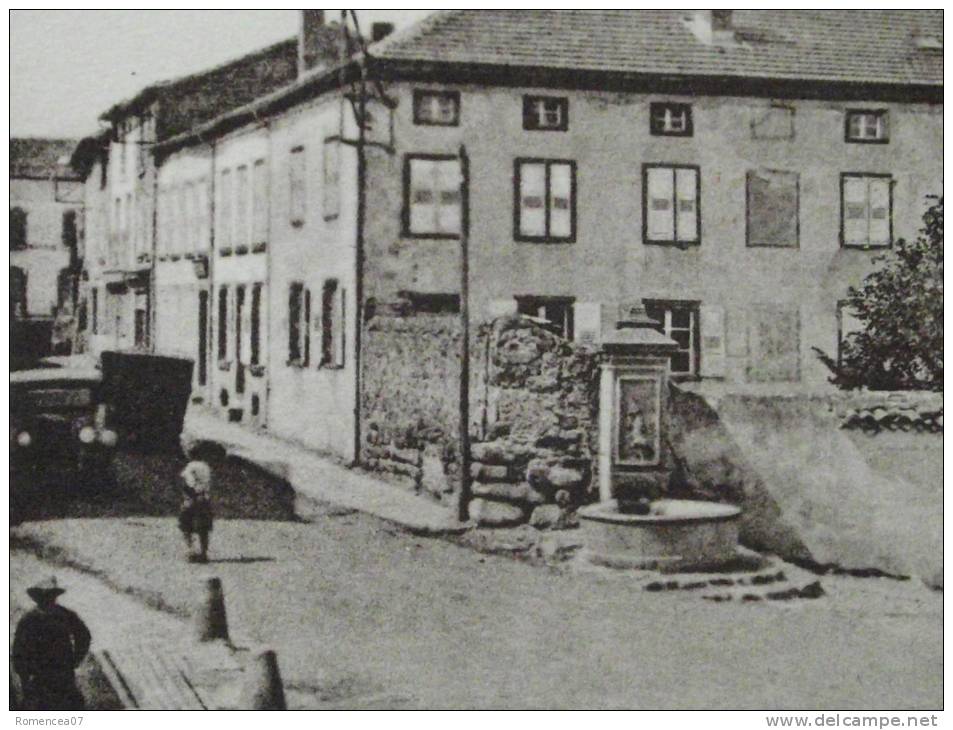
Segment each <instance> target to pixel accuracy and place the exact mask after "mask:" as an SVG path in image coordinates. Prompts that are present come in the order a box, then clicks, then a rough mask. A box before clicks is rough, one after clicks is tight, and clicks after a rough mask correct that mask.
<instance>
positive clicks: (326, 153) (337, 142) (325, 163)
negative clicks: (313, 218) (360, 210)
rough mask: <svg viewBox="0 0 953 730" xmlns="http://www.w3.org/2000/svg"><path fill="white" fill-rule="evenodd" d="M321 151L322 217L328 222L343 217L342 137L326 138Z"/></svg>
mask: <svg viewBox="0 0 953 730" xmlns="http://www.w3.org/2000/svg"><path fill="white" fill-rule="evenodd" d="M321 151H322V153H323V154H322V155H321V172H322V180H321V182H322V185H321V215H322V217H323V218H324V220H325V222H327V221H333V220H337V219H338V218H339V217H340V215H341V137H340V136H339V135H332V136H329V137H325V138H324V144H323V147H322V149H321Z"/></svg>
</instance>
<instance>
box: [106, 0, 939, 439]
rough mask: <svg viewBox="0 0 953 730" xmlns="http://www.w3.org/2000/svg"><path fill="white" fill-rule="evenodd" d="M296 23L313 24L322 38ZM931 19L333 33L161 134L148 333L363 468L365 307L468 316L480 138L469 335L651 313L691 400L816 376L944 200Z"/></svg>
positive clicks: (464, 26) (616, 15)
mask: <svg viewBox="0 0 953 730" xmlns="http://www.w3.org/2000/svg"><path fill="white" fill-rule="evenodd" d="M304 20H305V24H304V26H303V30H302V34H301V38H302V39H307V38H309V37H311V36H312V35H313V33H314V27H312V26H315V25H317V27H318V28H321V27H326V26H324V25H323V16H320V15H318V16H313V15H305V16H304ZM941 26H942V16H941V14H939V13H937V12H933V11H854V10H850V11H848V10H831V11H798V10H791V11H781V10H777V11H776V10H770V11H767V10H766V11H734V12H732V11H690V10H645V11H641V10H619V11H536V10H532V11H530V10H487V11H468V10H457V11H447V12H441V13H437V14H435V15H434V16H432V17H430V18H427V19H426V20H424V21H423V22H421V23H419V24H417V25H416V26H413V27H411V28H409V29H407V30H405V31H401V32H399V33H396V34H393V35H391V36H389V37H386V38H383V40H381V41H380V42H379V43H375V44H373V45H371V47H370V49H369V52H368V53H367V54H366V55H363V56H360V57H359V56H352V57H351V59H350V60H348V61H347V62H344V63H335V62H334V61H333V55H332V52H331V51H330V49H329V53H328V57H327V61H326V62H325V63H324V64H321V63H317V64H315V65H314V67H313V68H310V69H308V68H303V70H302V73H301V74H300V75H299V76H298V77H297V78H296V79H295V80H292V81H289V82H288V83H287V84H286V85H285V86H284V87H283V88H276V89H272V90H271V91H270V93H267V94H264V95H262V96H261V98H258V99H255V100H254V101H250V103H247V104H246V105H244V106H235V107H234V108H232V109H230V110H229V111H227V112H225V113H222V114H219V115H218V116H215V117H214V118H213V115H211V114H209V115H208V116H206V117H205V118H204V119H198V118H196V119H194V120H192V121H193V122H194V124H192V125H183V126H180V127H178V129H177V130H176V132H175V133H174V134H172V133H170V134H167V135H163V136H162V137H161V139H158V140H157V141H158V144H157V145H156V148H155V149H156V156H155V164H156V166H157V170H158V172H157V190H158V200H159V207H158V212H157V216H156V220H157V221H158V232H157V236H156V244H155V246H156V248H155V260H154V261H153V262H152V263H151V266H152V268H151V269H150V270H151V271H153V272H154V276H155V285H156V292H157V294H156V300H155V301H156V304H155V307H156V315H155V317H156V326H155V331H156V342H155V343H153V347H154V348H155V349H157V350H158V351H165V352H181V353H184V354H190V355H191V354H192V353H194V356H195V358H196V360H197V362H199V363H200V366H199V367H198V368H197V372H198V373H200V374H201V375H200V377H199V380H198V382H197V384H196V387H197V390H196V394H197V395H198V396H200V397H202V398H203V399H205V400H206V401H207V402H210V403H212V404H213V405H214V406H215V407H216V408H218V409H220V410H221V411H222V413H223V415H227V416H228V417H229V418H231V419H233V420H237V421H243V422H246V423H249V424H257V425H267V427H268V428H269V430H271V431H273V432H275V433H277V434H279V435H281V436H284V437H287V438H293V439H297V440H299V441H301V442H303V443H305V444H306V445H308V446H311V447H313V448H317V449H321V450H325V451H329V452H333V453H336V454H338V455H340V456H341V457H343V458H353V457H355V456H356V452H357V449H358V448H359V446H358V442H359V440H360V434H358V435H357V438H355V430H356V431H359V430H360V429H359V428H358V429H355V421H356V419H357V418H359V414H360V403H361V400H362V399H364V398H368V397H378V396H380V394H368V393H365V392H362V391H361V390H360V386H359V383H360V382H361V377H362V373H364V372H367V369H368V368H374V367H386V364H382V363H377V362H369V361H366V360H364V361H360V365H359V364H358V363H359V358H360V355H361V348H362V346H364V345H365V344H366V342H367V338H369V337H372V336H373V333H370V332H368V331H366V330H365V328H364V327H363V324H364V323H363V322H362V321H361V320H360V319H359V314H360V312H362V311H365V312H366V311H367V310H368V309H369V308H371V307H373V306H378V307H379V306H384V305H388V304H390V303H394V302H399V303H400V304H401V306H402V307H405V308H408V309H409V310H410V311H414V310H415V309H419V310H420V311H427V312H432V311H435V310H439V311H445V312H453V311H455V310H456V309H457V308H458V307H459V299H458V292H459V281H460V237H461V227H462V224H463V214H464V208H463V199H462V196H461V185H460V183H461V181H462V176H463V174H464V170H463V168H462V167H461V164H460V160H459V158H458V151H459V149H460V147H461V145H465V146H466V148H467V151H468V154H469V159H470V165H469V174H468V178H467V180H466V182H467V188H468V190H469V202H470V206H469V220H470V236H469V244H470V281H471V289H470V293H471V309H470V311H471V317H472V319H473V320H474V321H475V322H478V321H485V320H487V319H489V318H492V317H493V316H495V315H498V314H502V313H507V312H516V311H519V312H523V313H526V314H531V315H533V316H537V317H543V318H545V319H548V320H550V321H551V322H552V323H553V324H554V326H557V327H558V328H559V329H560V330H561V331H562V333H563V334H564V335H565V336H566V337H567V338H573V339H577V340H582V341H588V342H593V343H598V341H599V340H600V338H601V337H602V334H603V332H605V331H606V330H607V329H608V328H610V327H612V326H613V325H614V322H615V320H616V317H617V313H618V310H619V307H620V306H622V305H625V304H629V303H632V302H634V301H642V302H644V303H645V304H646V305H647V307H648V308H649V312H650V314H651V315H652V316H653V317H655V318H656V320H657V321H658V323H659V328H660V329H661V330H663V331H664V332H665V333H666V334H668V335H669V336H671V337H672V338H673V339H675V340H676V341H677V342H678V343H679V345H680V351H679V353H678V354H677V355H676V356H675V357H674V358H673V360H672V370H673V373H674V375H675V377H676V378H677V379H679V380H682V381H684V382H688V383H694V384H695V385H693V386H692V387H699V388H707V387H712V388H715V389H718V388H723V389H724V388H728V389H733V390H750V391H755V392H759V391H766V390H771V391H774V390H782V391H783V390H785V389H787V390H792V389H794V390H804V389H816V388H824V387H826V376H827V373H826V372H825V370H824V368H823V367H822V366H821V365H820V363H818V362H817V360H816V358H815V356H814V355H813V353H812V348H813V347H818V348H821V349H823V350H826V351H828V352H834V351H835V350H836V348H837V346H838V341H839V337H840V336H841V334H842V332H843V327H844V324H845V323H846V322H848V321H849V316H848V313H843V312H841V311H840V307H839V302H840V301H841V300H842V299H843V297H844V296H845V294H846V291H847V288H848V287H849V286H850V285H855V284H857V283H859V282H860V281H861V280H862V278H863V276H864V275H865V274H866V273H867V272H869V271H870V270H871V266H872V259H873V258H874V257H875V256H876V255H877V253H878V252H881V251H883V250H884V249H886V248H889V247H890V246H891V245H892V244H893V242H894V240H896V238H897V237H899V236H913V235H915V234H916V231H917V230H918V228H919V226H920V216H921V213H922V211H923V210H924V208H925V206H926V205H927V204H928V202H929V201H928V200H927V196H929V195H938V194H942V162H941V160H942V155H941V154H940V151H941V149H942V127H943V113H942V97H943V88H942V39H941V38H938V34H939V32H940V31H939V29H940V28H941ZM339 35H340V37H341V39H342V40H340V41H339V44H338V47H339V48H343V44H344V43H346V42H347V41H345V40H343V39H344V37H345V36H344V35H343V34H339ZM384 35H385V33H384V32H378V33H375V34H374V36H375V37H378V38H382V37H383V36H384ZM332 39H333V36H331V35H328V36H327V40H328V42H329V43H330V41H331V40H332ZM938 49H939V50H938ZM349 50H354V48H353V46H352V47H349ZM307 55H308V54H307V53H303V52H299V53H298V57H299V58H304V57H306V56H307ZM303 66H307V64H303ZM362 76H363V78H364V79H365V80H366V82H367V83H366V88H367V91H368V96H367V97H366V99H365V100H366V103H367V109H366V115H365V117H364V120H362V121H365V122H366V124H365V131H366V135H367V142H368V144H367V145H366V146H365V148H364V150H365V152H366V167H365V168H364V170H363V172H364V173H365V175H364V188H363V191H361V189H360V188H359V183H360V176H359V174H358V172H359V167H358V160H359V155H358V153H357V142H358V140H359V136H360V135H359V128H360V125H359V124H358V121H359V120H358V119H357V113H358V112H359V111H360V109H361V108H362V104H361V99H360V98H359V97H358V96H357V91H358V90H359V89H360V79H361V78H362ZM124 108H125V107H124ZM120 116H121V115H120ZM116 118H118V117H116ZM150 164H152V163H150ZM361 192H363V193H364V200H365V201H366V208H365V209H364V213H363V215H361V214H360V212H359V205H358V201H359V200H360V193H361ZM115 197H116V205H117V206H119V207H120V208H121V207H122V196H115ZM116 217H117V218H118V219H120V220H123V219H124V217H123V215H120V214H117V216H116ZM120 229H121V226H120ZM122 244H123V247H122V249H121V250H122V251H124V252H126V253H125V255H126V256H127V257H128V256H129V255H131V254H130V252H131V251H134V250H137V249H135V248H134V247H132V246H131V245H130V244H128V243H126V242H125V239H123V240H122ZM359 252H360V255H359ZM206 318H207V322H206ZM449 356H452V354H451V355H449ZM398 385H399V384H395V387H398Z"/></svg>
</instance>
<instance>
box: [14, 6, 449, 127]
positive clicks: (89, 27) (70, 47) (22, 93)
mask: <svg viewBox="0 0 953 730" xmlns="http://www.w3.org/2000/svg"><path fill="white" fill-rule="evenodd" d="M299 12H300V11H298V10H12V11H10V133H11V135H12V136H16V137H73V138H79V137H83V136H86V135H89V134H92V133H94V132H96V130H97V129H98V126H99V124H98V121H97V119H98V118H99V115H100V114H102V113H103V112H104V111H106V110H107V109H108V108H109V107H111V106H112V105H113V104H115V103H116V102H119V101H122V100H123V99H128V98H130V97H132V96H134V95H135V94H136V93H137V92H138V91H139V90H141V89H142V88H143V87H145V86H148V85H149V84H151V83H154V82H156V81H161V80H164V79H170V78H175V77H177V76H182V75H185V74H189V73H194V72H196V71H201V70H202V69H205V68H209V67H211V66H215V65H217V64H220V63H222V62H224V61H228V60H230V59H233V58H237V57H240V56H242V55H244V54H246V53H248V52H250V51H253V50H255V49H258V48H262V47H264V46H267V45H269V44H271V43H274V42H276V41H280V40H283V39H285V38H289V37H290V36H292V35H294V34H295V33H296V32H297V27H298V15H299ZM429 12H432V11H429V10H358V11H357V13H358V17H359V19H360V21H361V27H362V30H364V32H365V33H367V32H368V31H369V28H370V24H371V23H372V22H374V21H387V22H392V23H395V24H396V25H397V27H398V28H399V27H401V26H405V25H407V24H409V23H411V22H413V21H416V20H418V19H419V18H421V17H423V16H425V15H427V14H428V13H429ZM327 13H328V17H329V19H331V18H336V17H339V13H340V11H338V10H329V11H327Z"/></svg>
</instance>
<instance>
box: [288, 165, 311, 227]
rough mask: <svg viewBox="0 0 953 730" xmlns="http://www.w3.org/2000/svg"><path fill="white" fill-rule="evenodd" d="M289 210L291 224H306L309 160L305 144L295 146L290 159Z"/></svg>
mask: <svg viewBox="0 0 953 730" xmlns="http://www.w3.org/2000/svg"><path fill="white" fill-rule="evenodd" d="M288 178H289V181H288V182H289V196H288V200H289V211H288V216H289V219H290V221H291V225H292V226H294V227H295V228H299V227H301V226H303V225H304V220H305V210H306V207H307V162H306V160H305V150H304V147H303V146H298V147H294V148H293V149H292V150H291V155H290V157H289V160H288Z"/></svg>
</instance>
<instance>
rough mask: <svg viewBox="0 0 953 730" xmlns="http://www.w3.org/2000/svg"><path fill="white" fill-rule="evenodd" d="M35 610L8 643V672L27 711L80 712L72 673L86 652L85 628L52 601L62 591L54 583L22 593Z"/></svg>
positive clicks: (80, 697) (79, 696)
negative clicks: (16, 682) (10, 661)
mask: <svg viewBox="0 0 953 730" xmlns="http://www.w3.org/2000/svg"><path fill="white" fill-rule="evenodd" d="M26 592H27V595H28V596H30V598H32V599H33V600H34V602H35V603H36V608H34V609H32V610H30V611H28V612H27V614H26V615H25V616H24V617H23V618H21V619H20V621H19V623H17V630H16V634H15V635H14V638H13V669H14V671H15V672H16V673H17V675H18V676H19V677H20V683H21V686H22V687H23V703H24V708H23V709H28V710H82V709H83V708H84V707H85V704H86V703H85V702H84V700H83V695H82V693H80V691H79V688H78V687H77V686H76V668H77V667H78V666H79V664H80V662H82V661H83V658H84V657H85V656H86V653H87V652H88V651H89V642H90V635H89V629H87V628H86V624H84V623H83V621H82V619H80V617H79V616H77V615H76V614H75V613H73V612H72V611H70V610H69V609H68V608H64V607H63V606H60V605H59V604H58V603H57V602H56V599H57V597H58V596H60V595H62V594H63V593H65V591H64V590H63V589H62V588H60V587H59V586H58V585H57V584H56V578H47V579H46V580H44V581H40V582H39V583H37V584H36V585H33V586H31V587H30V588H27V591H26Z"/></svg>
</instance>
